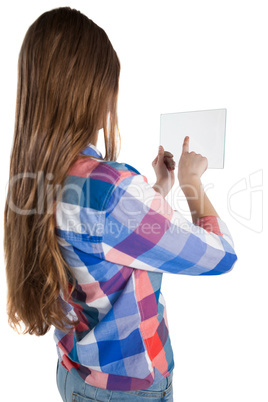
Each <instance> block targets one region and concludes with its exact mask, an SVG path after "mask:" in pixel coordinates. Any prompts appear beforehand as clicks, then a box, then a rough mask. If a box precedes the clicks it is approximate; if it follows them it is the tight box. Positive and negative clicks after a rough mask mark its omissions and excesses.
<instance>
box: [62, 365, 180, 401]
mask: <svg viewBox="0 0 268 402" xmlns="http://www.w3.org/2000/svg"><path fill="white" fill-rule="evenodd" d="M172 377H173V371H172V372H171V373H170V374H169V376H167V377H166V378H163V380H161V381H160V382H159V383H158V384H155V385H151V386H150V387H149V388H147V389H144V390H134V391H111V390H107V389H103V388H98V387H94V386H93V385H90V384H88V383H86V382H85V381H84V380H83V379H82V378H78V377H75V376H74V375H73V374H72V373H70V372H69V371H68V370H66V369H65V368H64V367H63V366H62V364H60V363H59V360H58V363H57V375H56V378H57V387H58V390H59V393H60V395H61V398H62V400H63V401H64V402H90V401H99V402H110V401H112V402H116V401H117V402H119V401H120V402H121V401H129V402H131V401H133V402H134V401H147V402H149V401H151V402H156V401H157V402H160V401H161V402H173V385H172Z"/></svg>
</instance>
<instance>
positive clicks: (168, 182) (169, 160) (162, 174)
mask: <svg viewBox="0 0 268 402" xmlns="http://www.w3.org/2000/svg"><path fill="white" fill-rule="evenodd" d="M152 166H153V168H154V171H155V174H156V183H155V184H156V185H158V186H160V187H161V188H162V189H163V191H164V194H165V195H166V194H168V192H169V191H170V189H171V188H172V186H173V184H174V183H175V174H174V170H175V161H174V159H173V155H172V153H171V152H168V151H165V150H164V148H163V147H162V146H161V145H160V147H159V150H158V155H157V156H156V157H155V159H154V160H153V162H152Z"/></svg>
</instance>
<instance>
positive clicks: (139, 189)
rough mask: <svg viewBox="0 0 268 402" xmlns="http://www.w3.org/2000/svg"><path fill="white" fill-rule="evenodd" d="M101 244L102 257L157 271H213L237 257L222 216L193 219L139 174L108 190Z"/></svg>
mask: <svg viewBox="0 0 268 402" xmlns="http://www.w3.org/2000/svg"><path fill="white" fill-rule="evenodd" d="M101 247H102V254H103V258H104V259H105V260H107V261H110V262H113V263H117V264H120V265H124V266H129V267H132V268H136V269H142V270H147V271H154V272H159V273H165V272H167V273H173V274H187V275H219V274H223V273H226V272H228V271H230V270H231V269H232V267H233V265H234V263H235V262H236V260H237V255H236V253H235V251H234V242H233V239H232V236H231V234H230V232H229V230H228V228H227V225H226V224H225V222H224V221H223V220H221V219H220V218H218V217H215V216H205V217H202V218H200V219H198V220H197V222H196V224H193V223H192V222H190V221H189V220H188V219H186V218H185V217H184V216H183V215H182V214H181V213H180V212H179V211H177V210H173V209H172V207H171V206H170V204H169V203H168V202H167V200H166V199H165V198H164V197H163V196H162V195H161V194H160V193H158V192H157V191H155V190H154V189H153V187H152V186H150V185H149V184H148V180H147V178H146V177H145V176H143V175H141V174H137V175H133V176H130V177H127V178H123V179H122V180H121V181H120V180H119V181H118V183H117V184H116V186H115V188H114V189H113V191H112V193H111V196H110V198H109V201H108V203H107V205H106V215H105V223H104V231H103V236H102V243H101Z"/></svg>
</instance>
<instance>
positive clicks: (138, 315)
mask: <svg viewBox="0 0 268 402" xmlns="http://www.w3.org/2000/svg"><path fill="white" fill-rule="evenodd" d="M82 153H83V154H86V155H91V156H95V157H96V156H97V157H100V158H101V159H100V160H97V159H93V158H90V157H89V158H87V159H81V158H79V159H78V160H77V161H76V162H75V163H74V164H73V166H72V167H71V169H70V171H69V172H68V175H67V178H66V181H65V183H64V189H65V191H64V193H63V195H62V198H61V199H60V202H59V203H58V206H57V208H56V210H55V222H56V226H55V234H56V238H57V241H58V243H59V247H60V249H61V252H62V255H63V257H64V259H65V260H66V262H67V263H68V265H69V266H70V268H71V270H72V272H73V273H74V275H75V278H76V287H75V291H74V293H73V294H72V297H71V299H70V301H69V303H67V302H66V300H64V297H63V294H62V292H61V294H60V299H61V302H62V304H63V306H64V307H65V309H66V314H67V315H68V317H70V318H72V319H77V318H79V320H80V323H79V325H78V326H77V328H76V329H75V330H69V332H67V333H66V332H62V331H60V330H58V329H57V328H55V330H54V339H55V342H56V348H57V352H58V357H59V360H60V363H61V364H62V365H63V366H64V367H65V368H66V369H67V370H68V371H71V372H72V373H74V375H76V376H77V375H79V376H80V377H81V378H82V379H83V380H84V381H85V382H86V383H88V384H91V385H94V386H96V387H100V388H104V389H109V390H122V391H128V390H138V389H146V388H148V387H150V386H151V385H152V384H153V383H156V382H158V381H160V380H161V379H163V378H164V377H166V376H168V375H169V374H170V372H171V371H172V370H173V368H174V360H173V352H172V347H171V341H170V337H169V329H168V321H167V312H166V304H165V299H164V297H163V295H162V293H161V281H162V274H163V273H172V274H186V275H219V274H223V273H226V272H227V271H230V270H231V269H232V267H233V265H234V263H235V261H236V260H237V256H236V253H235V251H234V244H233V239H232V237H231V234H230V232H229V230H228V228H227V226H226V224H225V223H224V222H223V221H222V220H221V219H220V218H217V217H213V216H207V217H203V218H201V219H199V220H198V221H197V223H196V225H194V224H193V223H191V222H190V221H189V220H187V219H186V218H184V217H183V215H182V214H181V213H180V212H178V211H176V210H173V209H172V208H171V206H170V205H169V204H168V202H167V201H166V199H165V198H164V197H163V196H162V195H161V194H160V193H158V192H156V191H155V190H154V189H153V188H152V187H151V186H150V185H149V184H148V181H147V178H146V177H145V176H143V175H142V174H140V173H139V172H138V171H137V170H136V169H135V168H134V167H132V166H130V165H128V164H127V163H119V162H116V161H104V160H103V158H102V155H101V153H100V151H99V150H98V149H97V148H96V147H95V146H94V145H92V144H89V145H88V146H87V147H86V148H85V149H84V150H83V152H82ZM71 285H72V283H71V281H70V289H71Z"/></svg>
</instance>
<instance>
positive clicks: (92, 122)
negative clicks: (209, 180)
mask: <svg viewBox="0 0 268 402" xmlns="http://www.w3.org/2000/svg"><path fill="white" fill-rule="evenodd" d="M119 75H120V61H119V59H118V56H117V54H116V52H115V50H114V48H113V47H112V44H111V42H110V40H109V38H108V36H107V34H106V33H105V31H104V30H103V29H102V28H100V27H99V26H98V25H97V24H95V23H94V22H93V21H92V20H90V19H88V17H86V16H85V15H83V14H82V13H80V11H77V10H75V9H71V8H70V7H62V8H57V9H54V10H51V11H48V12H45V13H44V14H42V15H41V16H40V17H39V18H37V20H36V21H35V22H34V23H33V24H32V25H31V26H30V27H29V29H28V31H27V32H26V35H25V38H24V40H23V43H22V46H21V50H20V53H19V59H18V84H17V102H16V114H15V128H14V139H13V146H12V151H11V158H10V173H9V187H8V194H7V200H6V204H5V211H4V252H5V256H4V257H5V263H6V277H7V288H8V293H7V315H8V323H9V325H10V326H11V327H12V328H13V329H14V330H16V331H17V325H18V326H19V327H20V321H22V322H23V323H24V324H25V330H24V332H23V333H24V334H26V333H30V334H35V335H37V336H40V335H44V334H46V332H47V331H48V330H49V329H50V327H51V325H54V326H55V327H57V328H59V329H61V330H63V331H65V330H66V325H68V326H69V325H71V327H74V326H76V325H77V324H78V322H79V321H75V322H74V321H71V320H69V318H67V316H66V312H65V311H64V310H63V306H62V304H61V301H60V298H59V297H58V296H59V292H60V290H61V289H62V291H63V292H64V295H67V297H70V295H71V293H72V292H73V290H74V288H75V278H74V276H73V274H72V272H71V270H70V268H69V267H68V265H67V263H66V262H65V260H64V259H63V257H62V255H61V252H60V249H59V246H58V243H57V240H56V237H55V221H54V213H53V212H54V208H55V200H56V199H59V198H60V197H59V194H58V188H62V187H63V183H64V180H65V178H66V175H67V174H68V171H69V169H70V167H71V165H72V164H73V163H74V162H75V161H76V160H77V158H84V157H85V158H87V157H89V156H86V155H79V154H80V152H81V151H82V150H83V149H84V148H85V147H86V146H87V145H88V144H89V143H94V142H95V140H96V138H97V134H98V130H99V129H100V128H103V132H104V139H105V151H106V154H105V156H104V160H107V161H108V160H117V157H118V143H120V145H121V138H120V133H119V130H118V120H117V98H118V89H119ZM108 116H109V118H108ZM33 179H34V180H33ZM40 186H42V191H43V193H42V192H41V191H40ZM40 193H41V194H40ZM58 197H59V198H58ZM51 199H52V200H54V201H53V203H50V202H49V200H51ZM40 205H43V209H42V208H40ZM40 209H42V210H41V211H40ZM44 211H45V213H44ZM68 272H69V273H70V274H71V277H72V279H73V286H72V288H71V290H70V286H69V278H68ZM68 289H69V291H68ZM17 332H18V331H17Z"/></svg>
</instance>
